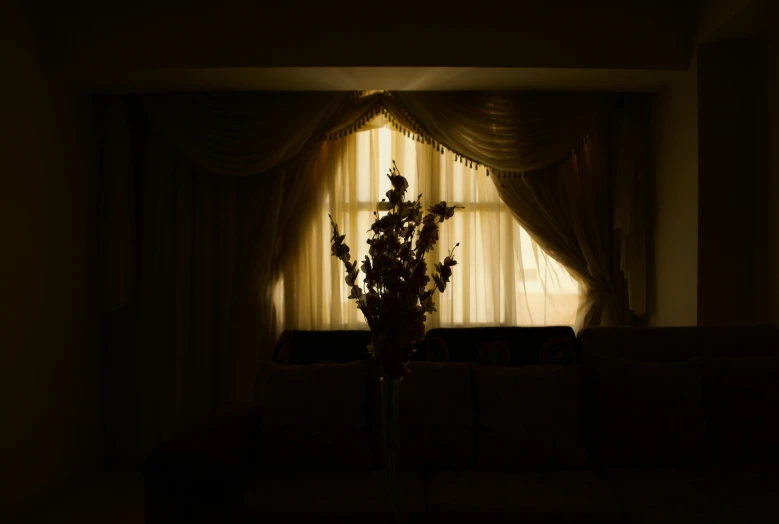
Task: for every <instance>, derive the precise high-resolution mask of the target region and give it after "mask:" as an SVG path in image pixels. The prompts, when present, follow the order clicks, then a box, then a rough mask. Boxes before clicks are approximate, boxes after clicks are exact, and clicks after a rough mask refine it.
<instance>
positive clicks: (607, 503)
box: [428, 470, 624, 523]
mask: <svg viewBox="0 0 779 524" xmlns="http://www.w3.org/2000/svg"><path fill="white" fill-rule="evenodd" d="M428 489H429V492H430V499H429V511H430V518H429V521H430V522H447V523H458V522H496V521H497V522H509V521H511V522H523V523H526V522H532V523H540V522H545V523H554V522H565V523H570V522H624V518H623V515H624V513H623V511H622V509H621V507H620V505H619V502H618V501H617V499H616V497H615V496H614V494H613V493H612V492H611V491H610V490H609V489H608V487H607V486H606V484H605V482H604V481H603V479H601V478H600V476H599V475H598V474H597V473H596V472H594V471H584V470H581V471H532V472H530V471H525V472H508V471H481V472H478V471H459V472H440V473H434V474H431V476H430V480H429V488H428Z"/></svg>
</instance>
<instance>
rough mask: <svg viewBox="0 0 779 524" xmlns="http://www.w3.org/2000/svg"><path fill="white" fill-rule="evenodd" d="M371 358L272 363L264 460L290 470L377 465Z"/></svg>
mask: <svg viewBox="0 0 779 524" xmlns="http://www.w3.org/2000/svg"><path fill="white" fill-rule="evenodd" d="M367 385H368V367H367V363H366V362H351V363H349V364H310V365H279V364H269V365H268V366H267V367H266V368H265V373H264V391H265V415H264V417H263V429H262V445H261V446H262V460H263V463H265V464H266V465H270V466H280V467H281V466H283V467H285V468H316V467H329V468H336V469H354V468H357V469H361V468H369V467H371V453H370V443H369V437H368V431H367V417H366V405H367V404H366V402H367Z"/></svg>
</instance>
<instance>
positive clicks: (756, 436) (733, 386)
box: [707, 357, 779, 463]
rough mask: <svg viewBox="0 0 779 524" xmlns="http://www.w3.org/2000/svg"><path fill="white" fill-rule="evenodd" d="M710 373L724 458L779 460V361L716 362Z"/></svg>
mask: <svg viewBox="0 0 779 524" xmlns="http://www.w3.org/2000/svg"><path fill="white" fill-rule="evenodd" d="M707 371H708V377H707V378H708V379H709V380H708V384H709V389H708V391H709V400H710V402H709V409H710V411H709V413H710V415H711V418H710V420H711V430H712V440H713V441H714V443H715V445H716V448H717V454H718V457H719V458H720V459H722V460H724V461H726V462H761V463H762V462H767V461H768V462H779V447H778V446H777V443H779V417H777V416H776V411H777V406H779V358H777V357H756V358H715V359H712V360H711V361H710V362H709V363H708V370H707Z"/></svg>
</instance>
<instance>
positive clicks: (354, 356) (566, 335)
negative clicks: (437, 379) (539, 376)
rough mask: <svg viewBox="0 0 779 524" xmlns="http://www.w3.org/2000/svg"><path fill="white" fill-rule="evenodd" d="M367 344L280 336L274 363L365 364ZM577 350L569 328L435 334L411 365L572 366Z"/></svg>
mask: <svg viewBox="0 0 779 524" xmlns="http://www.w3.org/2000/svg"><path fill="white" fill-rule="evenodd" d="M370 341H371V336H370V332H369V331H367V330H365V331H363V330H340V331H317V330H312V331H305V330H289V331H284V332H283V333H282V334H281V336H280V337H279V340H278V343H277V344H276V349H275V352H274V355H273V359H272V361H273V362H275V363H284V364H314V363H324V362H335V363H339V364H345V363H347V362H353V361H356V360H365V359H366V358H368V350H367V346H368V344H370ZM576 347H577V346H576V335H575V334H574V331H573V329H571V327H570V326H546V327H470V328H435V329H431V330H429V331H428V332H427V336H426V337H425V339H424V340H422V341H421V342H419V343H417V344H416V346H415V348H416V350H417V351H416V352H415V353H413V354H412V355H411V360H412V362H419V361H424V362H463V363H469V362H474V363H477V364H480V365H489V366H497V367H503V366H507V367H515V366H524V365H529V364H572V363H575V362H576V361H577V359H578V355H577V350H576Z"/></svg>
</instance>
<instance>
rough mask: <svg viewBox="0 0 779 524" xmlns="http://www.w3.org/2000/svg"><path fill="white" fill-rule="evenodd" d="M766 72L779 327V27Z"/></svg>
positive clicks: (769, 46) (775, 301) (775, 310)
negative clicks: (768, 96) (768, 97)
mask: <svg viewBox="0 0 779 524" xmlns="http://www.w3.org/2000/svg"><path fill="white" fill-rule="evenodd" d="M766 43H767V47H766V57H765V58H766V61H765V64H766V72H767V74H768V93H769V94H770V97H771V98H770V99H769V115H770V131H769V137H768V138H769V149H770V151H771V159H770V166H771V167H770V174H769V177H768V180H769V187H768V193H767V194H768V196H769V198H770V199H771V200H770V202H771V203H770V205H769V210H770V214H769V222H768V238H769V242H770V249H769V259H768V262H769V264H770V265H769V271H770V273H771V278H772V279H773V285H772V286H770V288H769V289H771V291H772V295H771V298H772V301H771V303H772V306H773V316H774V323H775V324H776V325H778V326H779V29H776V28H774V30H773V31H772V32H771V33H770V34H769V35H768V38H767V40H766Z"/></svg>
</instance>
